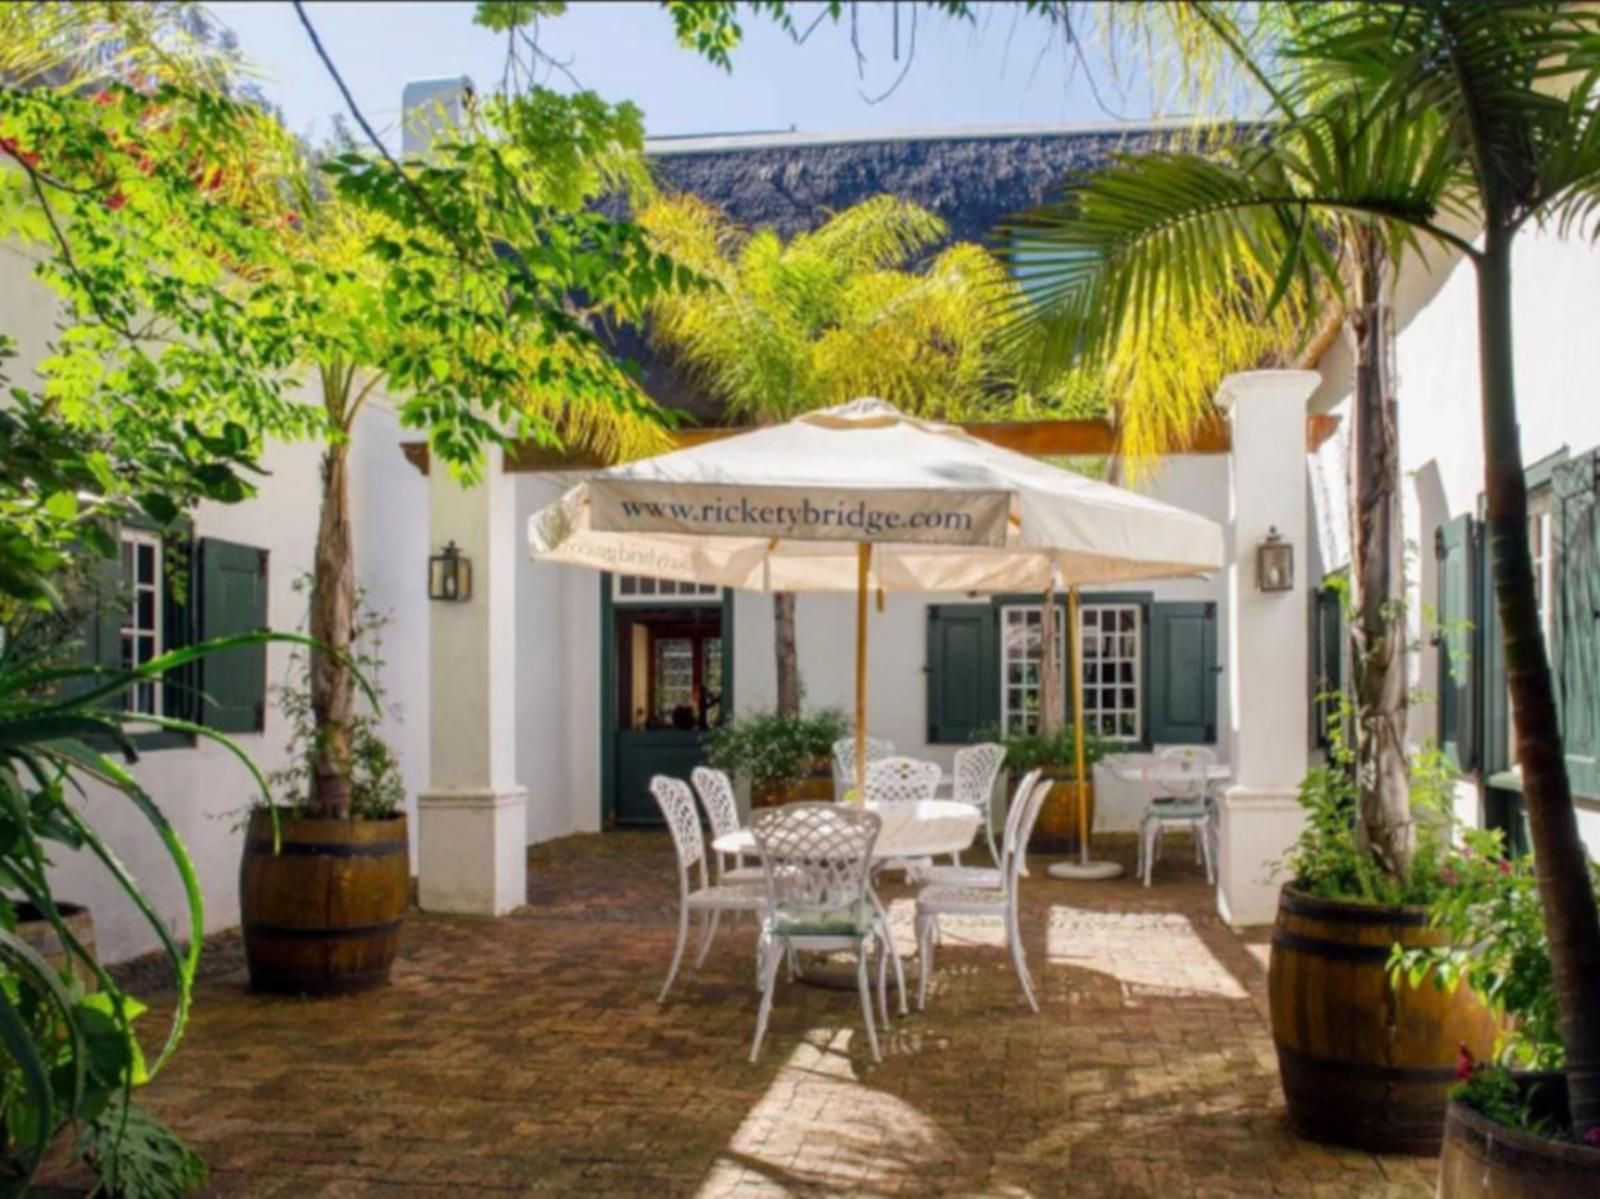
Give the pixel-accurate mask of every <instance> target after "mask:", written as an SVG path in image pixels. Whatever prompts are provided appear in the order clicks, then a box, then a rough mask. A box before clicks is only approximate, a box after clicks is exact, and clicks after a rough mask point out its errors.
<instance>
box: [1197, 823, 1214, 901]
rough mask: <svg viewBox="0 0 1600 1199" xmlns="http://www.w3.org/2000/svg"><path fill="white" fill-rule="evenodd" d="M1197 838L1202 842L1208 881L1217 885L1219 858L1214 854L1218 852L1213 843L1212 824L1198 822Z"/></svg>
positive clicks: (1201, 848) (1201, 849)
mask: <svg viewBox="0 0 1600 1199" xmlns="http://www.w3.org/2000/svg"><path fill="white" fill-rule="evenodd" d="M1194 835H1195V840H1197V841H1199V842H1200V852H1201V854H1202V856H1203V860H1204V861H1205V864H1206V882H1207V884H1209V885H1211V886H1215V885H1216V882H1217V860H1216V858H1215V856H1213V855H1214V854H1215V852H1216V850H1215V848H1214V847H1213V846H1212V844H1211V824H1210V822H1209V821H1207V822H1206V823H1205V824H1197V825H1195V829H1194Z"/></svg>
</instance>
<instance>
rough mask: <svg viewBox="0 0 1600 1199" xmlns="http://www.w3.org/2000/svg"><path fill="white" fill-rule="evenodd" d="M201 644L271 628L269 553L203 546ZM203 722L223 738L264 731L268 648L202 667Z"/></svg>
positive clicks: (210, 542) (233, 652)
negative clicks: (236, 734)
mask: <svg viewBox="0 0 1600 1199" xmlns="http://www.w3.org/2000/svg"><path fill="white" fill-rule="evenodd" d="M196 557H197V559H198V561H197V566H196V570H197V573H198V575H199V581H200V603H199V609H200V628H199V639H200V640H202V641H210V640H213V639H215V638H217V637H233V636H237V635H238V634H240V633H255V632H260V631H262V630H264V629H266V627H267V551H266V550H262V549H257V548H255V547H254V546H248V545H236V544H234V543H233V542H231V541H220V540H218V539H217V538H215V537H204V538H202V539H201V540H200V543H199V549H198V552H197V554H196ZM200 689H201V691H202V693H203V694H204V699H203V700H202V701H201V704H200V721H201V723H202V724H205V725H208V726H209V727H211V728H214V729H216V730H217V731H218V732H223V733H259V732H260V731H261V730H262V728H263V727H264V726H265V709H266V696H267V647H266V646H264V645H252V646H244V647H240V648H238V649H230V650H226V651H224V652H222V653H219V654H211V655H208V656H207V657H206V658H204V659H203V660H202V662H201V665H200Z"/></svg>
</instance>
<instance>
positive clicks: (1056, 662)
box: [1039, 580, 1067, 733]
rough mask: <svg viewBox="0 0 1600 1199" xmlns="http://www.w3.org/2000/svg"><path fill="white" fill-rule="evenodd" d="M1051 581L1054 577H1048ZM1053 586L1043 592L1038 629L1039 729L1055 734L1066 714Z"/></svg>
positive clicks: (1056, 609)
mask: <svg viewBox="0 0 1600 1199" xmlns="http://www.w3.org/2000/svg"><path fill="white" fill-rule="evenodd" d="M1051 581H1052V582H1054V580H1051ZM1059 610H1060V609H1058V608H1057V607H1056V592H1055V588H1054V587H1053V586H1052V587H1047V588H1046V589H1045V593H1044V614H1043V615H1042V617H1041V618H1040V620H1041V624H1040V628H1039V655H1040V659H1039V731H1040V732H1041V733H1055V732H1059V731H1060V729H1061V722H1062V720H1063V719H1064V717H1065V715H1066V710H1067V708H1066V704H1065V703H1063V702H1062V698H1061V697H1062V688H1061V647H1060V646H1059V645H1058V644H1057V641H1058V640H1059V638H1057V637H1056V613H1057V612H1058V611H1059Z"/></svg>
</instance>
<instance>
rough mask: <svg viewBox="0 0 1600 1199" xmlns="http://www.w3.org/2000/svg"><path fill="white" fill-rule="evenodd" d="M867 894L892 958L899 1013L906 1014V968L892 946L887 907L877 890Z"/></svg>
mask: <svg viewBox="0 0 1600 1199" xmlns="http://www.w3.org/2000/svg"><path fill="white" fill-rule="evenodd" d="M867 894H869V895H870V896H871V897H872V908H873V910H874V911H875V912H877V914H878V923H879V925H880V926H881V927H882V929H883V943H884V950H885V952H887V953H888V954H889V955H890V956H891V957H893V959H894V985H895V988H896V989H897V990H898V991H899V992H900V1014H901V1015H902V1016H904V1015H906V1014H907V1013H908V1012H909V1011H910V1010H911V1009H910V1008H909V1007H907V1006H906V968H905V964H904V963H903V962H901V960H900V951H899V950H897V949H896V948H895V947H894V937H893V935H892V934H891V931H890V928H889V909H888V908H886V907H884V906H883V900H881V899H879V898H878V892H877V891H876V890H873V889H870V888H869V889H868V891H867Z"/></svg>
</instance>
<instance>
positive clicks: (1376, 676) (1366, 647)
mask: <svg viewBox="0 0 1600 1199" xmlns="http://www.w3.org/2000/svg"><path fill="white" fill-rule="evenodd" d="M1356 246H1357V256H1358V259H1359V263H1358V271H1359V280H1358V288H1359V294H1358V303H1357V307H1356V309H1355V311H1353V312H1352V313H1351V314H1350V322H1349V323H1350V330H1351V332H1352V334H1353V335H1354V340H1355V362H1356V374H1355V434H1354V444H1353V445H1352V446H1351V451H1350V466H1351V474H1352V475H1353V479H1352V486H1351V488H1350V496H1351V505H1352V511H1351V519H1350V537H1351V547H1350V557H1351V562H1352V564H1353V570H1352V572H1351V574H1352V580H1351V581H1352V583H1353V599H1354V608H1355V619H1354V620H1353V621H1352V622H1351V627H1350V637H1351V643H1352V645H1351V648H1352V650H1353V652H1352V654H1351V661H1352V663H1353V673H1354V676H1355V677H1354V682H1355V693H1356V711H1357V720H1358V723H1357V728H1356V785H1357V794H1358V797H1359V799H1358V802H1359V808H1360V813H1361V828H1362V832H1363V834H1364V839H1365V841H1366V844H1367V847H1368V849H1369V850H1370V851H1371V853H1372V854H1373V856H1374V857H1375V858H1376V859H1377V860H1378V863H1379V865H1381V866H1382V867H1383V869H1384V870H1385V871H1386V872H1387V873H1389V874H1390V875H1392V876H1393V877H1395V878H1401V877H1404V875H1405V874H1406V872H1407V871H1408V870H1409V869H1410V868H1411V856H1412V852H1413V850H1414V848H1415V845H1416V835H1415V830H1414V828H1413V827H1412V823H1411V788H1410V777H1409V772H1408V770H1407V767H1406V748H1405V736H1406V678H1405V658H1404V655H1403V653H1402V645H1403V638H1404V632H1405V630H1404V622H1403V620H1402V619H1401V617H1400V616H1399V615H1398V614H1397V608H1396V606H1395V604H1394V600H1395V598H1396V594H1395V593H1396V588H1395V583H1396V580H1397V579H1398V578H1399V577H1400V575H1401V570H1400V568H1399V546H1400V540H1401V538H1400V534H1399V529H1400V439H1399V431H1398V429H1397V416H1396V405H1395V398H1394V395H1393V393H1392V390H1391V389H1392V386H1393V378H1392V371H1391V370H1390V363H1391V362H1392V361H1393V348H1394V345H1393V339H1394V326H1393V323H1392V318H1391V314H1390V312H1389V308H1388V305H1387V303H1386V302H1385V299H1386V297H1385V294H1384V291H1385V274H1386V271H1385V267H1386V265H1387V262H1388V256H1387V254H1386V253H1385V250H1384V246H1383V243H1382V242H1381V241H1380V240H1379V239H1378V238H1377V236H1376V235H1375V234H1373V233H1372V232H1371V231H1368V230H1362V231H1359V232H1358V233H1357V234H1356Z"/></svg>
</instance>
